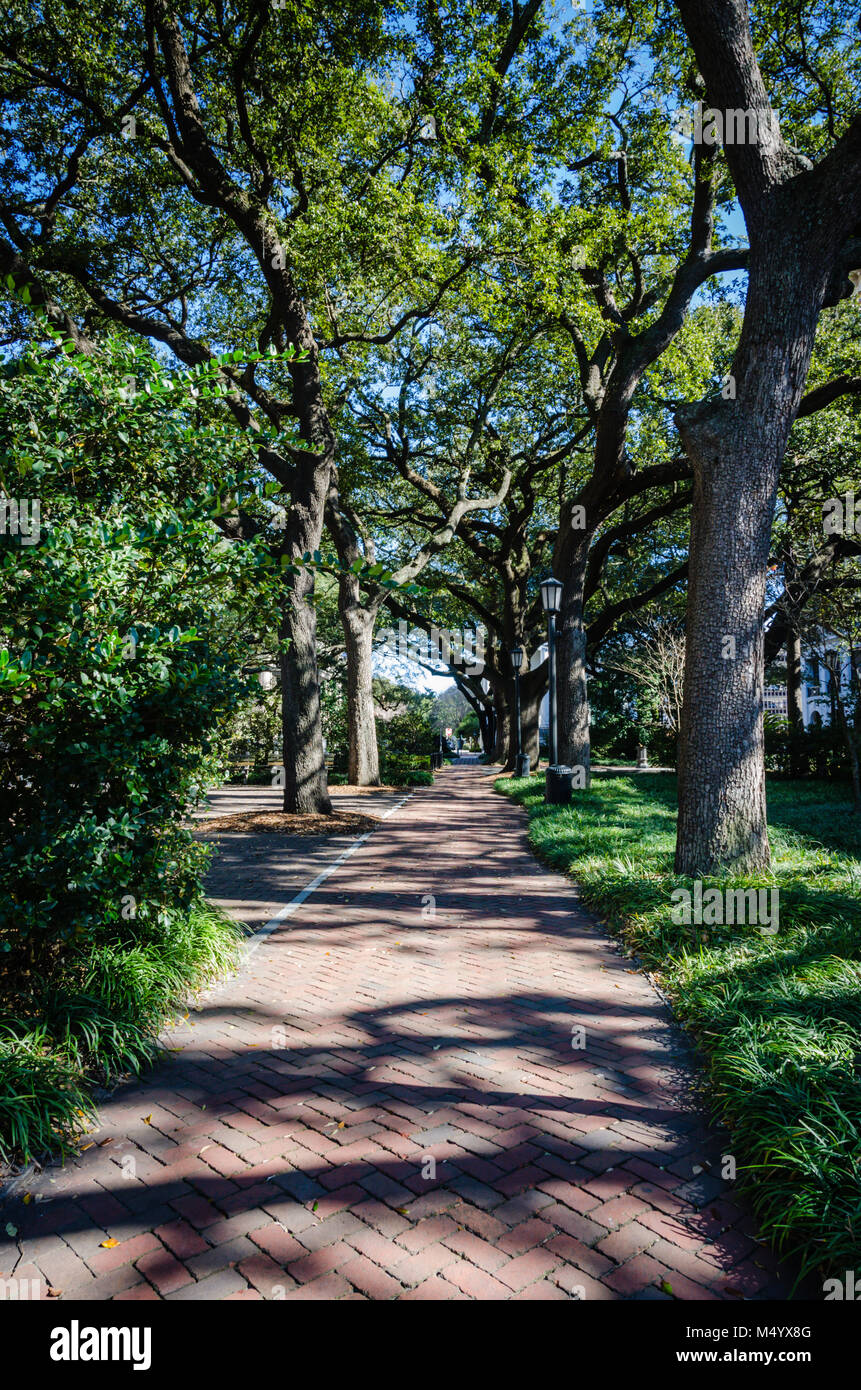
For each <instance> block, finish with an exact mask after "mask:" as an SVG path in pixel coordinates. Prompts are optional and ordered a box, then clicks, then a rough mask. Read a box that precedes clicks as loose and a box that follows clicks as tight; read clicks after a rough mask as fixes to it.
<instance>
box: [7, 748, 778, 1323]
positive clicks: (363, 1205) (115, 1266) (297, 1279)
mask: <svg viewBox="0 0 861 1390" xmlns="http://www.w3.org/2000/svg"><path fill="white" fill-rule="evenodd" d="M368 809H369V810H370V809H371V807H370V806H369V807H368ZM249 838H251V837H249ZM250 852H251V851H249V854H250ZM329 858H330V859H331V853H329ZM234 871H235V873H236V874H237V876H238V878H237V886H236V887H235V889H234V891H233V892H232V893H230V894H228V896H229V897H231V898H232V899H233V900H234V902H237V901H238V900H239V899H241V898H242V896H243V882H244V879H243V877H242V876H243V873H244V874H245V879H250V878H251V877H252V876H253V866H250V865H249V866H246V868H245V870H243V866H242V864H241V863H239V862H237V863H236V864H235V867H234ZM223 887H224V885H223V884H222V888H223ZM266 891H269V890H268V888H267V890H266ZM251 896H252V897H253V894H252V895H251ZM282 901H283V899H282ZM252 906H253V904H252ZM235 910H239V909H238V908H236V909H235ZM249 915H251V916H252V917H253V916H254V912H253V911H252V910H251V908H249ZM580 1029H584V1030H585V1046H583V1047H582V1048H580V1047H572V1038H573V1041H574V1042H575V1043H576V1042H579V1041H580V1040H581V1034H580V1032H579V1031H578V1030H580ZM167 1045H168V1047H169V1048H171V1049H173V1050H172V1051H171V1052H170V1053H168V1054H167V1060H166V1061H165V1063H164V1064H163V1065H162V1066H161V1067H160V1068H159V1069H158V1070H157V1071H155V1072H153V1073H151V1074H150V1075H149V1076H148V1077H147V1078H146V1079H145V1080H143V1081H137V1082H135V1083H134V1084H130V1085H128V1086H126V1087H124V1088H123V1089H121V1090H120V1091H117V1092H116V1093H114V1095H113V1096H112V1097H111V1098H109V1099H107V1100H106V1101H105V1103H104V1105H103V1108H102V1113H101V1122H100V1128H99V1130H98V1131H97V1132H95V1133H93V1134H92V1135H91V1136H90V1139H91V1141H92V1143H91V1147H88V1148H87V1149H86V1150H85V1151H83V1152H82V1153H81V1155H80V1157H79V1158H78V1159H76V1161H75V1162H74V1163H72V1164H71V1165H69V1166H67V1167H66V1168H65V1169H59V1168H56V1169H52V1170H50V1171H48V1172H46V1173H45V1174H43V1175H42V1176H41V1177H40V1178H38V1179H35V1180H34V1179H30V1180H24V1181H23V1182H21V1183H19V1184H18V1186H17V1191H13V1193H12V1195H11V1196H9V1197H8V1199H7V1200H6V1202H5V1204H4V1208H3V1214H2V1219H0V1273H5V1274H6V1275H7V1276H8V1275H10V1274H12V1273H13V1272H14V1275H15V1276H16V1277H17V1278H21V1279H24V1278H29V1279H36V1280H45V1281H47V1283H48V1284H49V1285H51V1286H53V1287H54V1288H55V1289H59V1290H62V1297H63V1298H64V1299H65V1300H69V1299H78V1298H95V1299H111V1298H117V1299H141V1298H142V1299H154V1298H159V1297H164V1298H169V1299H173V1298H177V1299H187V1298H204V1299H230V1298H251V1299H256V1298H266V1299H272V1298H287V1299H297V1298H298V1299H305V1298H321V1299H335V1298H372V1299H394V1298H403V1299H459V1298H477V1299H512V1298H513V1299H524V1298H525V1299H562V1298H571V1297H574V1298H578V1297H579V1298H586V1299H617V1298H657V1299H661V1298H669V1297H671V1296H673V1295H674V1296H675V1297H677V1298H682V1299H714V1298H726V1299H738V1298H741V1297H745V1298H763V1297H786V1295H787V1292H788V1283H787V1282H783V1281H781V1280H780V1278H779V1275H778V1271H777V1267H776V1263H775V1260H774V1258H773V1257H772V1256H771V1255H770V1254H768V1253H767V1252H766V1251H765V1250H764V1249H763V1248H762V1247H761V1246H758V1245H757V1244H755V1242H754V1240H753V1239H752V1238H751V1227H750V1225H749V1220H748V1218H747V1217H746V1214H745V1213H744V1211H743V1210H742V1209H740V1207H739V1205H738V1204H737V1203H736V1202H735V1201H734V1199H733V1194H732V1191H731V1188H730V1186H729V1185H728V1184H727V1183H725V1182H723V1181H722V1180H721V1178H720V1162H719V1156H720V1154H721V1152H722V1149H723V1150H724V1151H725V1149H726V1139H725V1138H724V1141H723V1144H722V1143H721V1140H720V1138H719V1137H718V1136H716V1135H715V1134H714V1133H713V1132H710V1131H709V1130H707V1129H706V1128H705V1127H704V1125H703V1123H702V1120H701V1118H700V1117H699V1116H698V1114H697V1113H696V1111H695V1110H691V1109H688V1108H686V1102H685V1099H684V1096H685V1084H686V1083H685V1065H686V1055H685V1049H684V1045H683V1043H682V1041H681V1039H680V1037H679V1035H678V1033H677V1031H676V1030H675V1029H674V1027H673V1025H672V1024H671V1023H670V1022H669V1020H668V1017H667V1014H666V1011H665V1009H664V1007H663V1005H662V1004H661V1002H660V1000H659V998H658V996H657V995H656V994H655V992H654V990H653V989H652V987H651V985H650V984H649V982H648V981H647V980H646V979H645V978H644V976H642V975H641V974H639V973H636V972H635V971H633V970H632V969H631V968H630V966H629V963H628V962H626V961H625V960H624V959H623V958H622V957H621V956H620V955H619V954H618V953H617V952H616V951H615V949H614V948H613V946H612V944H611V943H610V941H609V940H608V938H607V937H606V936H605V935H604V934H603V932H601V931H600V929H596V928H595V927H594V926H593V924H591V923H590V921H589V919H588V918H587V917H586V916H585V915H584V914H582V913H581V912H580V911H579V909H578V906H577V902H576V896H575V893H574V891H573V889H572V887H571V885H570V884H569V883H568V882H567V881H566V880H564V879H563V878H560V877H559V876H558V875H554V874H550V873H548V872H546V871H545V870H544V869H543V868H542V867H541V866H540V865H538V864H537V863H536V862H535V861H534V860H533V858H532V856H531V854H530V853H529V850H528V847H527V842H526V835H525V830H524V820H523V815H522V812H521V811H520V810H519V809H518V808H517V807H516V806H514V805H513V804H511V803H510V802H508V801H507V800H505V799H504V798H501V797H499V796H497V795H495V794H494V792H493V790H492V778H491V777H489V776H488V774H487V772H486V770H485V769H484V768H482V767H459V768H451V769H447V770H445V771H444V772H443V773H442V774H441V775H440V777H439V778H438V781H437V785H436V786H435V787H434V789H433V790H430V789H428V790H422V791H419V792H417V793H416V794H415V795H414V796H413V797H412V798H411V799H410V800H409V801H408V802H407V803H406V804H405V805H404V806H402V807H401V808H400V809H398V810H396V811H395V812H394V814H393V815H392V816H391V817H390V819H388V820H387V821H386V822H385V824H384V825H382V826H381V828H380V829H379V830H377V831H375V832H374V834H373V835H372V836H371V837H370V839H368V840H367V841H366V842H365V843H364V844H363V845H361V846H360V847H359V848H358V849H357V850H356V851H355V853H353V854H352V856H351V857H349V858H348V859H347V860H346V861H345V862H344V863H343V864H342V865H341V866H340V867H339V868H338V869H337V870H336V871H335V873H334V874H333V875H332V876H331V877H330V878H328V879H327V880H326V882H325V883H323V884H322V885H321V886H320V887H319V888H318V889H317V890H316V891H315V892H314V893H313V894H312V895H311V897H310V898H308V900H307V901H306V902H305V903H304V904H303V905H302V906H301V907H300V908H299V909H298V910H297V911H296V912H295V914H294V915H293V916H292V917H291V918H290V919H289V920H287V921H285V922H284V923H283V924H281V925H280V926H279V927H278V928H277V929H276V930H275V931H273V932H272V933H271V934H270V935H269V936H267V937H266V938H265V939H264V940H263V941H262V942H261V943H260V945H259V946H258V948H257V949H256V950H255V951H254V952H253V953H252V954H250V955H249V957H248V959H247V962H246V965H245V968H244V971H243V973H242V974H241V975H240V976H238V977H237V978H235V979H232V980H230V981H228V982H227V983H226V984H225V985H223V986H222V987H221V988H220V989H219V990H217V991H215V992H213V993H212V994H210V995H208V996H207V997H206V998H205V999H204V1000H202V1001H201V1002H200V1004H199V1007H198V1009H196V1010H194V1011H192V1013H191V1015H190V1016H189V1018H188V1020H187V1021H183V1022H181V1023H180V1024H179V1025H178V1026H177V1027H176V1029H175V1031H174V1033H173V1034H172V1036H170V1037H169V1038H168V1039H167ZM25 1191H26V1192H29V1193H31V1194H32V1197H31V1201H30V1202H29V1203H28V1204H25V1203H24V1202H23V1195H24V1192H25ZM32 1198H36V1199H37V1200H32ZM7 1222H9V1223H10V1224H11V1225H12V1226H13V1227H15V1228H16V1235H15V1237H14V1238H12V1239H9V1238H8V1237H7V1236H5V1235H3V1234H2V1232H3V1227H4V1226H5V1225H6V1223H7ZM108 1240H111V1241H116V1242H118V1244H115V1245H110V1246H108V1247H106V1246H105V1244H104V1243H105V1242H106V1241H108ZM42 1291H43V1292H44V1286H43V1290H42Z"/></svg>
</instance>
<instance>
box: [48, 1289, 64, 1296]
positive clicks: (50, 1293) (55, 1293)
mask: <svg viewBox="0 0 861 1390" xmlns="http://www.w3.org/2000/svg"><path fill="white" fill-rule="evenodd" d="M62 1292H63V1290H62V1289H49V1290H48V1297H49V1298H60V1296H61V1295H62Z"/></svg>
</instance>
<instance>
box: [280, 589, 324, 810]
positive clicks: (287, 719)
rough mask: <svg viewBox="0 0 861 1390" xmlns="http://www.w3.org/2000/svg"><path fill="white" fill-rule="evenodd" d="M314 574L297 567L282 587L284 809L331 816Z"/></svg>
mask: <svg viewBox="0 0 861 1390" xmlns="http://www.w3.org/2000/svg"><path fill="white" fill-rule="evenodd" d="M313 600H314V576H313V574H312V573H311V572H310V571H309V570H301V571H300V573H299V574H297V575H294V576H293V577H292V579H291V582H290V586H289V588H288V590H287V594H286V601H285V604H284V611H283V614H282V622H281V628H280V634H279V635H280V638H281V641H282V644H286V646H285V648H284V650H282V653H281V724H282V735H283V757H284V810H285V811H289V812H297V813H299V814H308V815H311V814H317V815H331V813H332V803H331V801H330V799H329V789H328V785H327V782H326V764H325V759H324V756H323V734H322V726H321V723H320V684H319V678H318V674H317V615H316V613H315V611H314V601H313Z"/></svg>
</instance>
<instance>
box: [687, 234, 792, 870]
mask: <svg viewBox="0 0 861 1390" xmlns="http://www.w3.org/2000/svg"><path fill="white" fill-rule="evenodd" d="M787 240H789V239H788V238H787V237H786V236H785V235H784V236H781V237H777V238H775V242H774V244H772V245H768V244H766V242H765V241H764V242H763V244H762V245H761V246H760V247H759V248H758V249H759V254H758V255H757V256H756V257H755V258H754V257H753V256H752V259H751V272H750V283H749V288H748V298H747V305H746V308H745V319H744V325H743V328H742V334H741V339H740V342H739V347H738V351H737V353H736V358H735V361H734V364H733V375H734V376H735V378H736V382H737V384H738V396H737V399H735V400H718V401H711V402H708V403H705V404H700V405H698V406H694V407H688V408H686V409H684V410H682V411H680V412H679V413H678V415H677V424H678V426H679V430H680V433H681V436H682V442H683V444H684V447H685V451H686V453H687V455H688V457H689V459H690V461H691V465H692V467H693V472H694V498H693V506H692V510H691V539H690V577H689V581H688V619H687V640H686V654H685V697H684V708H683V712H682V727H681V736H680V739H679V823H678V840H677V844H676V871H677V872H678V873H680V874H688V875H691V876H694V875H697V874H704V873H714V872H717V871H719V870H721V869H729V870H731V871H732V872H733V873H750V872H755V871H757V870H759V869H766V868H768V866H769V864H770V851H769V844H768V833H767V829H766V813H765V759H764V742H763V683H764V660H763V633H762V613H763V602H764V598H765V586H766V567H767V563H768V556H769V546H770V541H771V528H772V521H773V517H774V506H775V497H776V493H777V483H778V477H779V473H780V465H781V462H782V459H783V454H784V450H785V447H786V440H787V437H788V435H789V430H790V428H791V426H792V422H793V420H794V418H795V414H796V411H797V408H798V403H799V401H800V398H801V392H802V390H803V386H804V381H805V377H806V375H807V368H808V364H809V361H810V352H811V349H812V345H813V335H814V332H815V326H816V319H817V316H818V301H817V296H816V293H815V290H814V291H812V290H811V287H810V285H809V284H805V283H804V269H803V267H802V265H801V264H800V263H799V257H798V255H797V254H791V253H792V252H796V253H797V252H798V251H799V248H798V247H795V248H793V247H792V245H791V243H790V245H789V246H787V244H786V243H787Z"/></svg>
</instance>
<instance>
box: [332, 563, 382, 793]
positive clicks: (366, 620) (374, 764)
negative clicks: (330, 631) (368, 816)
mask: <svg viewBox="0 0 861 1390" xmlns="http://www.w3.org/2000/svg"><path fill="white" fill-rule="evenodd" d="M352 578H353V576H344V577H343V578H342V579H341V585H340V593H341V594H344V590H345V588H347V587H348V586H349V583H350V580H351V579H352ZM375 616H376V609H372V610H369V609H367V608H363V607H361V606H360V605H358V604H354V603H350V602H349V597H348V596H346V602H345V603H344V604H343V605H342V607H341V620H342V623H343V627H344V641H345V644H346V649H347V725H348V730H349V749H348V753H347V781H348V782H349V783H350V785H351V786H355V787H378V786H379V785H380V758H379V753H378V751H377V725H376V720H375V719H374V692H373V670H372V660H371V658H372V655H373V645H374V618H375Z"/></svg>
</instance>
